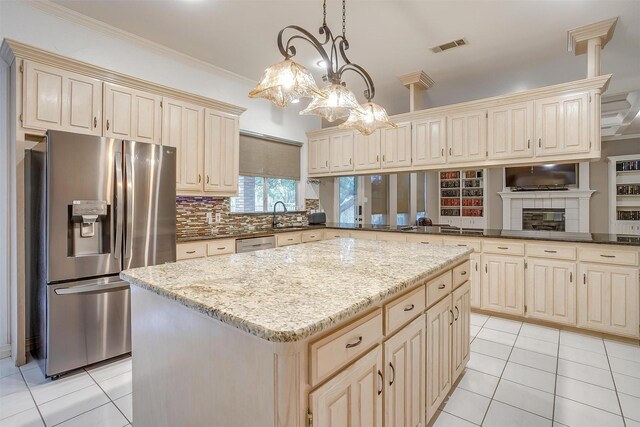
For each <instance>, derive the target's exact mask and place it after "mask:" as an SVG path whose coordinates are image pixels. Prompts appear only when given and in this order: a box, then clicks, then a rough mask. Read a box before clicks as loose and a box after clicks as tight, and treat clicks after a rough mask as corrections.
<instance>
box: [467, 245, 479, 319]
mask: <svg viewBox="0 0 640 427" xmlns="http://www.w3.org/2000/svg"><path fill="white" fill-rule="evenodd" d="M470 258H471V278H470V280H469V281H470V282H471V283H470V286H471V307H473V308H480V286H481V282H482V275H481V274H480V265H481V264H482V263H481V259H480V254H471V257H470Z"/></svg>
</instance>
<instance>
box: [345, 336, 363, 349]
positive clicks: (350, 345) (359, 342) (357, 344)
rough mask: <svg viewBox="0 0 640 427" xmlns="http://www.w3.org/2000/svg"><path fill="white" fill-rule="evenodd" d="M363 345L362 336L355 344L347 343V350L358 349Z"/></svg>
mask: <svg viewBox="0 0 640 427" xmlns="http://www.w3.org/2000/svg"><path fill="white" fill-rule="evenodd" d="M361 343H362V335H360V336H359V337H358V341H356V342H354V343H347V345H346V346H345V347H346V348H353V347H357V346H359V345H360V344H361Z"/></svg>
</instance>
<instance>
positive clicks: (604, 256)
mask: <svg viewBox="0 0 640 427" xmlns="http://www.w3.org/2000/svg"><path fill="white" fill-rule="evenodd" d="M600 256H601V257H602V258H615V257H616V256H615V255H605V254H600Z"/></svg>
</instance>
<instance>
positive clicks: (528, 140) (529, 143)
mask: <svg viewBox="0 0 640 427" xmlns="http://www.w3.org/2000/svg"><path fill="white" fill-rule="evenodd" d="M527 148H531V140H530V139H527Z"/></svg>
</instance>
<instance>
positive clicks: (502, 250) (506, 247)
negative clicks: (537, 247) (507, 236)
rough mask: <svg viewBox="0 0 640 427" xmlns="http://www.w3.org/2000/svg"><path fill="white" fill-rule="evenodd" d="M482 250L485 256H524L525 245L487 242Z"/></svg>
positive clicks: (494, 241) (495, 241) (497, 241)
mask: <svg viewBox="0 0 640 427" xmlns="http://www.w3.org/2000/svg"><path fill="white" fill-rule="evenodd" d="M482 250H483V251H484V253H485V254H499V255H514V256H524V243H518V242H508V241H507V242H505V241H500V240H485V241H484V242H483V245H482Z"/></svg>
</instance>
